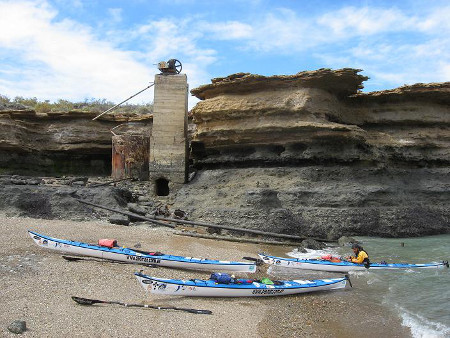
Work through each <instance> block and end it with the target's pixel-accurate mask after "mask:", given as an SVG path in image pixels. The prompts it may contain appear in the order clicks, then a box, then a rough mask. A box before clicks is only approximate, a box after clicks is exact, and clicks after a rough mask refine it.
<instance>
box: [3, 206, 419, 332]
mask: <svg viewBox="0 0 450 338" xmlns="http://www.w3.org/2000/svg"><path fill="white" fill-rule="evenodd" d="M0 224H1V230H2V231H1V232H0V233H1V235H0V236H1V242H2V243H3V245H2V247H1V249H0V256H1V264H0V272H1V274H0V306H1V308H2V316H0V336H2V337H3V336H4V337H15V336H17V334H13V333H10V332H9V331H8V329H7V327H8V325H10V324H11V323H12V322H13V321H15V320H23V321H25V322H26V326H27V330H26V331H25V332H23V333H22V334H20V336H23V337H61V336H65V337H79V336H85V337H142V336H146V337H190V336H193V337H217V336H232V337H246V338H249V337H349V336H365V337H380V336H384V337H411V333H410V331H409V329H408V328H406V327H404V326H402V325H401V319H400V318H399V317H398V316H396V315H395V314H394V312H392V311H390V310H389V309H387V308H385V307H383V306H382V304H376V303H371V304H369V303H366V302H365V299H360V298H361V297H360V296H359V298H358V296H356V295H355V293H353V294H352V288H350V287H347V288H346V289H344V290H337V291H332V292H322V293H309V294H302V295H295V296H287V297H263V298H229V299H228V298H191V297H167V296H159V295H152V294H146V293H145V292H144V290H143V289H142V288H141V287H140V286H139V284H138V283H137V281H136V279H135V277H134V275H133V273H134V272H137V271H139V270H143V271H144V273H146V274H147V275H153V276H157V277H167V278H180V279H190V278H202V279H205V278H208V277H209V275H210V273H209V272H196V271H187V270H174V269H167V268H149V267H145V266H141V265H131V264H114V263H109V262H104V261H97V260H80V261H76V262H70V261H66V260H64V259H63V258H62V257H61V255H60V254H58V253H56V252H54V251H50V250H44V249H42V248H40V247H38V246H36V245H35V244H34V243H33V241H32V240H31V238H29V236H28V234H27V230H33V231H36V232H38V233H42V234H45V235H48V236H52V237H57V238H63V239H70V240H77V241H81V242H88V243H96V242H97V240H98V239H100V238H114V239H117V241H118V244H119V245H121V246H127V247H131V248H132V247H134V246H135V245H138V246H140V247H141V249H148V250H150V251H151V250H153V251H161V252H165V253H171V254H175V255H183V256H194V257H204V258H216V259H217V258H220V259H224V260H242V257H244V256H252V257H256V253H257V252H260V251H266V252H271V253H273V254H275V255H285V253H286V252H289V251H291V250H292V249H293V247H289V246H286V247H284V246H274V245H263V244H253V243H234V242H225V241H217V240H212V239H199V238H192V237H185V236H179V235H175V234H174V233H173V232H172V231H171V230H170V229H167V228H162V227H157V228H154V227H149V226H146V225H140V226H129V227H126V226H119V225H113V224H110V223H108V222H104V221H89V222H75V221H64V220H42V219H32V218H22V217H7V216H6V215H4V214H0ZM265 275H266V267H264V266H262V267H260V268H259V271H258V272H257V273H256V274H248V275H245V274H244V275H239V276H242V277H248V278H261V277H263V276H265ZM301 277H302V276H301V275H298V276H296V278H297V279H301ZM270 278H271V279H274V278H275V277H274V276H271V277H270ZM308 278H310V277H309V276H308ZM318 278H319V277H318ZM353 287H354V288H355V287H358V285H357V283H355V282H354V283H353ZM71 296H78V297H85V298H92V299H100V300H109V301H121V302H124V303H136V304H151V305H157V306H158V305H159V306H176V307H182V308H194V309H207V310H211V311H212V314H211V315H202V314H192V313H187V312H182V311H175V310H155V309H146V308H137V307H124V306H120V305H109V304H99V305H91V306H83V305H79V304H77V303H75V302H74V301H73V300H72V299H71Z"/></svg>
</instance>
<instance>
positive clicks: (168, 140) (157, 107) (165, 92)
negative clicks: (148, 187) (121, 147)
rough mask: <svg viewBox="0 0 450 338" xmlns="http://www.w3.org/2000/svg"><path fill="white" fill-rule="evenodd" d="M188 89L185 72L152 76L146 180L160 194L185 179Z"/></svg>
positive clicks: (168, 190)
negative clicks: (148, 180) (153, 88)
mask: <svg viewBox="0 0 450 338" xmlns="http://www.w3.org/2000/svg"><path fill="white" fill-rule="evenodd" d="M188 89H189V88H188V84H187V77H186V75H185V74H158V75H156V76H155V97H154V103H153V127H152V136H151V138H150V163H149V164H150V166H149V179H150V181H151V182H152V183H153V184H154V187H155V194H156V195H159V196H167V195H168V194H169V193H170V191H171V190H172V189H176V188H177V187H179V186H181V185H182V184H184V183H185V182H187V177H188V159H189V157H188V156H189V151H188V150H189V146H188V137H187V124H188V120H187V109H188V105H187V102H188Z"/></svg>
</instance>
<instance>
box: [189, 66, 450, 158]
mask: <svg viewBox="0 0 450 338" xmlns="http://www.w3.org/2000/svg"><path fill="white" fill-rule="evenodd" d="M358 72H359V71H358V70H355V69H342V70H335V71H333V70H329V69H321V70H318V71H315V72H302V73H298V74H296V75H292V76H282V77H280V76H272V77H261V76H255V75H251V74H237V75H231V76H229V77H226V78H220V79H213V83H212V84H210V85H205V86H202V87H199V88H197V89H194V90H192V93H193V94H194V95H196V96H197V97H198V98H206V99H205V100H204V101H201V102H199V103H198V104H197V106H196V107H194V109H193V110H192V114H193V118H194V122H195V123H196V126H197V132H196V134H195V136H194V138H193V145H192V148H193V154H194V156H195V157H196V158H197V160H198V162H199V163H202V164H223V163H235V164H236V163H249V162H251V161H253V162H258V161H260V162H263V163H266V164H267V163H269V162H270V163H273V164H281V163H292V164H294V163H300V162H302V163H305V162H308V163H322V162H324V161H326V162H328V163H330V161H331V162H339V163H345V162H350V163H353V162H361V161H370V162H378V163H388V162H392V161H393V162H397V163H398V164H400V163H404V162H408V163H409V162H413V163H414V165H421V163H422V164H425V162H427V164H428V165H429V164H430V163H432V162H433V163H434V162H439V163H441V164H446V163H447V164H448V163H449V161H450V147H449V145H450V129H449V125H450V114H449V113H450V106H449V103H450V83H440V84H426V85H425V84H417V85H414V86H405V87H401V88H397V89H395V90H389V91H382V92H374V93H369V94H363V93H360V92H359V89H361V88H362V82H363V81H364V80H366V79H367V78H366V77H363V76H361V75H359V74H358ZM241 89H242V90H241ZM424 149H426V151H424Z"/></svg>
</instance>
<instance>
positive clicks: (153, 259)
mask: <svg viewBox="0 0 450 338" xmlns="http://www.w3.org/2000/svg"><path fill="white" fill-rule="evenodd" d="M127 259H129V260H132V261H138V262H146V263H161V260H160V259H156V258H149V257H138V256H127Z"/></svg>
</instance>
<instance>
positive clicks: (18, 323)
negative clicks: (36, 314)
mask: <svg viewBox="0 0 450 338" xmlns="http://www.w3.org/2000/svg"><path fill="white" fill-rule="evenodd" d="M26 329H27V324H26V322H25V321H24V320H15V321H13V322H12V323H11V324H9V325H8V330H9V332H12V333H17V334H20V333H23V332H25V331H26Z"/></svg>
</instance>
